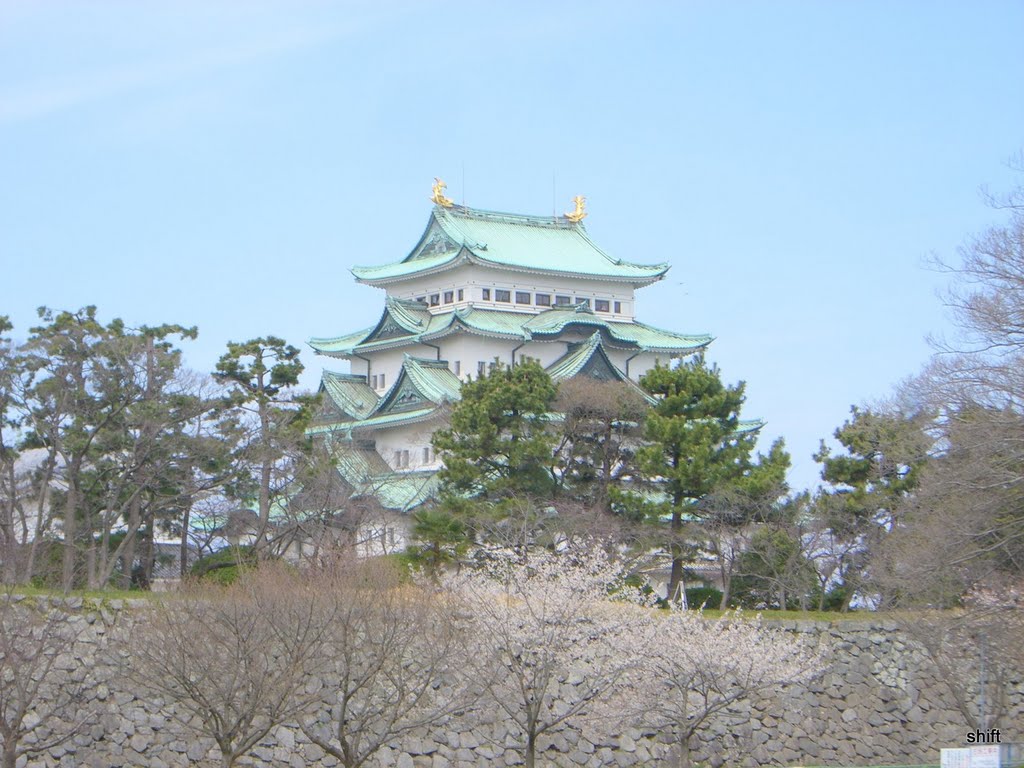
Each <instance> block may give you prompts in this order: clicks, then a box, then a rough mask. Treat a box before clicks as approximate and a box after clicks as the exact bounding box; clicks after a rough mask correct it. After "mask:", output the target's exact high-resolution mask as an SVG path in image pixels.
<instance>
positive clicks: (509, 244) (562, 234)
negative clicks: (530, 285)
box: [351, 206, 669, 285]
mask: <svg viewBox="0 0 1024 768" xmlns="http://www.w3.org/2000/svg"><path fill="white" fill-rule="evenodd" d="M464 259H468V260H470V261H472V262H476V263H480V264H483V265H486V266H492V267H497V268H502V269H514V270H524V271H529V272H545V273H558V274H569V275H577V276H583V277H589V278H593V279H598V280H621V281H623V282H628V283H634V284H637V283H640V284H645V285H646V284H649V283H652V282H655V281H657V280H660V279H661V278H662V276H664V274H665V272H667V271H668V269H669V264H668V263H667V262H662V263H658V264H639V263H636V262H631V261H626V260H624V259H618V258H615V257H613V256H611V255H610V254H608V253H606V252H605V251H603V250H602V249H601V248H600V247H599V246H598V245H597V244H595V243H594V242H593V241H592V240H591V239H590V236H589V235H588V233H587V230H586V227H584V226H583V225H582V223H579V222H570V221H568V220H567V219H565V218H564V217H548V216H529V215H524V214H518V213H505V212H499V211H487V210H483V209H477V208H466V207H464V206H452V207H451V208H444V207H441V206H435V207H434V209H433V210H432V211H431V213H430V218H429V219H428V222H427V227H426V229H425V230H424V231H423V234H422V235H421V236H420V239H419V241H418V242H417V243H416V245H415V246H414V247H413V249H412V250H411V251H410V252H409V254H408V255H407V256H406V257H405V258H404V259H402V260H401V261H397V262H391V263H388V264H383V265H377V266H356V267H352V269H351V272H352V274H353V275H355V277H356V279H357V280H360V281H362V282H366V283H378V282H380V283H386V282H391V281H396V280H403V279H406V278H409V277H412V276H414V275H420V274H424V273H429V272H433V271H437V270H442V269H449V268H451V267H452V266H454V265H456V264H458V263H462V261H463V260H464Z"/></svg>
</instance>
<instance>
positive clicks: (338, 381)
mask: <svg viewBox="0 0 1024 768" xmlns="http://www.w3.org/2000/svg"><path fill="white" fill-rule="evenodd" d="M431 199H432V201H433V203H434V207H433V210H432V211H431V213H430V219H429V221H428V222H427V227H426V229H425V230H424V232H423V235H422V236H421V237H420V239H419V242H417V243H416V245H415V246H414V247H413V249H412V250H411V251H410V253H409V255H408V256H406V257H405V258H404V259H402V260H400V261H396V262H392V263H389V264H383V265H379V266H364V267H354V268H353V269H352V274H353V275H354V276H355V278H356V280H358V281H359V282H360V283H363V284H365V285H371V286H374V287H377V288H383V289H384V291H385V297H384V311H383V313H382V314H381V316H380V319H379V320H378V321H377V322H376V323H375V324H373V325H371V326H369V327H367V328H364V329H362V330H359V331H356V332H355V333H349V334H347V335H345V336H337V337H329V338H313V339H310V341H309V344H310V346H312V347H313V349H314V350H315V351H316V352H317V353H318V354H321V355H325V356H327V357H333V358H338V359H341V360H347V361H348V362H349V370H350V372H349V373H335V372H331V371H325V372H324V374H323V378H322V381H321V385H320V391H321V393H322V395H323V399H324V405H323V408H322V410H321V413H320V415H319V418H318V419H317V421H316V423H315V424H314V425H313V426H312V427H311V429H310V433H311V434H313V435H316V436H320V437H321V438H323V439H324V440H325V441H327V442H328V443H329V444H331V445H332V446H342V447H344V448H345V450H340V451H336V455H337V457H338V471H339V472H340V473H341V475H342V477H343V478H344V479H345V480H346V481H347V483H348V484H349V485H350V486H351V487H352V488H353V489H354V491H355V493H356V494H361V495H364V496H373V497H375V498H376V499H377V501H378V502H379V503H380V504H381V505H382V506H383V507H384V508H385V509H389V510H394V511H397V512H407V511H410V510H412V509H414V508H416V507H417V506H419V505H421V504H423V503H424V502H425V501H427V500H428V499H429V498H431V496H432V495H433V493H434V491H435V490H436V485H437V481H436V473H437V470H438V469H440V467H441V463H440V461H439V458H438V456H437V455H435V453H434V450H433V448H432V447H431V442H430V438H431V435H432V434H433V433H434V431H435V430H437V429H438V428H440V427H441V426H442V425H443V424H444V423H445V415H446V412H447V406H448V405H449V404H451V403H452V402H454V401H457V400H458V399H459V389H460V386H461V384H462V382H463V381H466V380H468V379H469V378H470V377H476V376H479V375H481V374H483V373H484V372H485V371H486V370H487V368H488V366H489V365H491V364H493V363H494V361H496V360H497V361H500V362H501V363H503V364H505V365H515V364H516V363H517V362H520V361H522V360H524V359H526V358H532V359H534V360H537V361H539V362H540V364H541V365H542V366H544V368H545V369H546V370H547V372H548V373H549V374H550V375H551V377H552V379H553V380H554V381H556V382H558V381H563V380H565V379H568V378H572V377H575V376H591V377H594V378H598V379H605V380H615V379H618V380H622V381H634V382H635V381H636V380H638V379H639V378H640V376H642V375H643V374H644V373H645V372H646V371H647V370H649V369H650V368H652V367H653V366H654V365H655V364H656V363H658V362H661V363H662V364H669V362H670V361H672V360H675V359H681V358H684V357H687V356H689V355H692V354H694V353H697V352H700V351H702V350H703V349H704V348H705V347H706V346H707V345H708V344H709V343H710V342H711V337H710V336H707V335H699V334H698V335H693V334H683V333H676V332H673V331H666V330H661V329H659V328H654V327H651V326H649V325H646V324H644V323H641V322H639V321H637V320H636V291H637V289H639V288H643V287H644V286H646V285H650V284H652V283H654V282H656V281H658V280H661V279H662V278H663V277H664V276H665V273H666V272H667V271H668V269H669V265H668V264H637V263H633V262H629V261H623V260H622V259H617V258H614V257H613V256H610V255H609V254H607V253H605V252H604V251H603V250H601V249H600V248H599V247H598V246H597V245H595V244H594V242H593V241H591V239H590V237H589V236H588V235H587V231H586V228H585V227H584V225H583V218H584V217H585V216H586V215H587V214H586V212H585V210H584V199H583V198H582V197H578V198H576V199H575V204H576V205H575V210H574V211H572V212H570V213H567V214H565V215H563V216H560V217H550V216H548V217H544V216H524V215H520V214H512V213H497V212H493V211H484V210H478V209H474V208H468V207H465V206H459V205H455V204H453V203H452V201H451V200H449V199H448V198H446V197H445V196H444V183H443V182H441V181H440V180H436V183H435V185H434V195H433V197H432V198H431Z"/></svg>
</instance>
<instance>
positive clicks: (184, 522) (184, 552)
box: [178, 496, 192, 579]
mask: <svg viewBox="0 0 1024 768" xmlns="http://www.w3.org/2000/svg"><path fill="white" fill-rule="evenodd" d="M191 516H192V497H191V496H189V497H188V498H187V499H186V500H185V511H184V513H182V518H181V546H180V547H179V548H178V561H179V562H178V569H179V570H178V572H179V575H180V576H181V578H182V579H184V578H185V577H186V576H188V525H189V519H190V518H191Z"/></svg>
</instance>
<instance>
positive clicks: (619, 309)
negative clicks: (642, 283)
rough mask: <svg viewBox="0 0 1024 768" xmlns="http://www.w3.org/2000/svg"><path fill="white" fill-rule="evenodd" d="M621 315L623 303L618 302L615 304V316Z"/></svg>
mask: <svg viewBox="0 0 1024 768" xmlns="http://www.w3.org/2000/svg"><path fill="white" fill-rule="evenodd" d="M621 313H622V302H621V301H616V302H615V314H616V315H618V314H621Z"/></svg>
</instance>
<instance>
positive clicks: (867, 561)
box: [814, 407, 934, 602]
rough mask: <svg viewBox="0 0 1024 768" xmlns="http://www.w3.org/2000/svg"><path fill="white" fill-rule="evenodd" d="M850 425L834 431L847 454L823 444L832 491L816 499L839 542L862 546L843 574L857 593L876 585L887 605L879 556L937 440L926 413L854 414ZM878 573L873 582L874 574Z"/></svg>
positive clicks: (843, 579) (850, 590) (849, 589)
mask: <svg viewBox="0 0 1024 768" xmlns="http://www.w3.org/2000/svg"><path fill="white" fill-rule="evenodd" d="M850 413H851V416H850V419H848V420H847V421H846V422H845V423H844V424H843V425H842V426H841V427H840V428H839V429H837V430H836V431H835V438H836V440H838V441H839V443H840V444H841V445H842V447H843V448H844V449H845V453H842V454H839V455H832V453H831V452H830V451H829V449H828V447H827V446H826V445H825V443H824V441H822V444H821V448H820V449H819V450H818V452H817V453H816V454H815V456H814V458H815V460H816V461H818V462H820V463H821V465H822V471H821V477H822V479H823V480H824V481H825V482H827V483H829V484H830V485H831V486H832V488H831V490H829V491H825V492H823V493H822V494H821V495H819V496H818V498H817V499H816V502H815V505H816V511H817V515H818V517H819V520H820V521H821V523H822V524H823V525H824V526H826V527H827V528H829V529H830V530H831V531H832V532H833V533H834V534H835V536H836V537H838V538H839V539H840V540H842V541H846V542H858V547H857V551H856V552H855V554H854V555H853V556H850V557H847V558H845V559H844V561H843V563H842V567H841V569H840V573H839V574H838V576H839V578H840V580H841V583H842V584H844V585H845V586H846V590H845V592H844V594H845V595H846V596H847V597H848V598H852V597H853V595H854V593H855V592H857V591H858V590H860V589H862V588H864V587H865V586H866V585H868V583H869V582H873V583H872V585H871V589H875V590H878V591H879V592H880V593H881V596H882V599H883V602H885V601H887V600H889V599H892V597H893V595H892V594H891V592H892V590H891V589H888V588H883V587H882V586H881V581H883V580H884V577H883V578H882V579H879V578H878V576H879V575H880V566H879V565H878V563H879V559H878V556H879V555H880V554H881V551H882V549H883V547H884V543H885V541H886V540H887V538H888V537H889V535H890V534H891V533H893V532H894V531H895V530H897V529H898V528H899V527H900V525H901V523H902V520H903V517H904V513H905V509H906V508H907V506H908V504H909V502H910V500H911V497H912V495H913V494H914V492H915V490H916V489H917V487H918V485H919V483H920V479H921V473H922V471H923V469H924V467H925V466H926V465H927V463H928V462H929V452H930V450H931V448H932V445H933V442H934V441H933V439H932V438H931V437H930V436H929V434H928V430H929V428H930V427H931V425H932V416H931V414H929V413H927V412H905V411H898V410H892V411H888V412H886V411H881V410H870V409H866V410H863V409H860V408H857V407H853V408H851V409H850ZM873 566H876V567H874V576H873V575H872V574H873Z"/></svg>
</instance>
